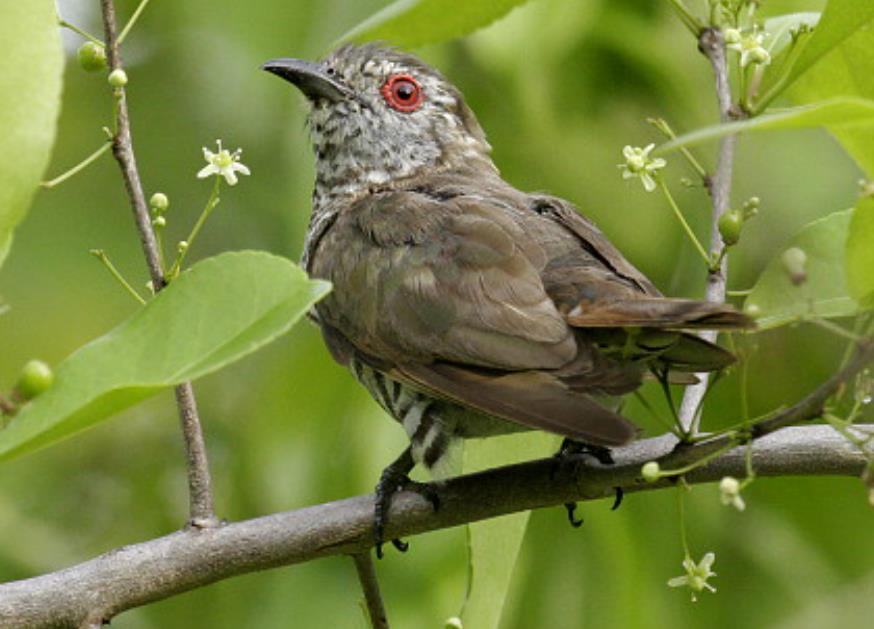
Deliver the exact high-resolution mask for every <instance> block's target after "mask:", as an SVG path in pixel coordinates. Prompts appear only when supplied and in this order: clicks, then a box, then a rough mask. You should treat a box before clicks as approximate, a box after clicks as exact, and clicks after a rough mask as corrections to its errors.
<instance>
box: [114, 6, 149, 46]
mask: <svg viewBox="0 0 874 629" xmlns="http://www.w3.org/2000/svg"><path fill="white" fill-rule="evenodd" d="M147 4H149V0H141V2H140V4H139V6H138V7H137V8H136V10H135V11H134V13H133V15H131V16H130V19H129V20H128V21H127V24H125V25H124V28H123V29H121V33H119V35H118V43H119V44H121V43H122V42H123V41H124V39H125V37H127V34H128V33H130V30H131V29H132V28H133V26H134V24H136V23H137V20H138V19H140V15H141V14H142V12H143V11H144V10H145V8H146V5H147Z"/></svg>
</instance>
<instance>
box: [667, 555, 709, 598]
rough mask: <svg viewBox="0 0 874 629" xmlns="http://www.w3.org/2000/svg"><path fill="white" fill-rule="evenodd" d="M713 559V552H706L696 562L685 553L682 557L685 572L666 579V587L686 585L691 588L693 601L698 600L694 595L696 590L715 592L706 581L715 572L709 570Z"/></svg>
mask: <svg viewBox="0 0 874 629" xmlns="http://www.w3.org/2000/svg"><path fill="white" fill-rule="evenodd" d="M715 560H716V555H715V554H714V553H707V554H706V555H704V557H702V558H701V561H700V562H698V563H697V564H696V563H695V562H694V561H692V558H691V557H689V555H686V558H685V559H683V568H684V569H685V570H686V574H684V575H683V576H681V577H674V578H673V579H671V580H670V581H668V587H672V588H677V587H688V588H689V589H690V590H692V601H693V602H695V601H697V600H698V599H697V598H696V597H695V593H696V592H703V591H704V590H710V591H711V592H716V588H715V587H713V586H712V585H710V584H709V583H707V579H709V578H710V577H715V576H716V573H715V572H713V571H711V570H710V567H711V566H712V565H713V562H714V561H715Z"/></svg>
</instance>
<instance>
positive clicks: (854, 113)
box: [655, 97, 874, 154]
mask: <svg viewBox="0 0 874 629" xmlns="http://www.w3.org/2000/svg"><path fill="white" fill-rule="evenodd" d="M868 125H871V128H874V100H868V99H866V98H855V97H841V98H832V99H830V100H826V101H823V102H819V103H811V104H809V105H800V106H798V107H789V108H786V109H780V110H772V112H771V113H767V114H764V115H761V116H757V117H756V118H751V119H749V120H741V121H738V122H728V123H725V124H716V125H711V126H709V127H704V128H703V129H697V130H695V131H692V132H690V133H686V134H683V135H681V136H679V137H677V138H675V139H673V140H671V141H670V142H666V143H665V144H663V145H661V146H660V147H658V148H657V149H656V151H655V152H656V153H662V154H664V153H669V152H671V151H676V150H677V149H679V148H683V147H688V146H694V145H696V144H701V143H702V142H707V141H710V140H718V139H719V138H722V137H724V136H726V135H732V134H735V133H744V132H747V131H775V130H778V129H802V128H806V127H829V128H849V127H852V129H853V131H855V130H856V129H858V128H861V127H865V126H868Z"/></svg>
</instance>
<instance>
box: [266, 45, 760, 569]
mask: <svg viewBox="0 0 874 629" xmlns="http://www.w3.org/2000/svg"><path fill="white" fill-rule="evenodd" d="M261 67H262V69H263V70H266V71H267V72H270V73H272V74H274V75H277V76H279V77H281V78H283V79H285V80H286V81H289V82H290V83H292V84H293V85H294V86H295V87H297V88H298V89H299V90H300V91H301V92H302V93H303V95H304V96H305V97H306V99H307V101H308V104H309V111H308V116H307V126H308V129H309V136H310V140H311V142H312V148H313V151H314V153H315V184H314V189H313V196H312V214H311V218H310V223H309V227H308V230H307V233H306V238H305V242H304V248H303V249H304V251H303V257H302V260H301V264H302V266H303V267H304V269H305V270H306V271H307V272H308V273H309V275H310V276H311V277H316V278H320V279H324V280H328V281H330V282H331V283H332V285H333V290H332V291H331V292H330V293H329V294H328V296H327V297H325V298H324V299H323V300H322V301H320V302H318V303H317V304H316V306H315V307H314V310H313V311H312V312H311V316H312V318H313V319H314V320H315V321H316V323H317V324H318V326H319V327H320V329H321V332H322V335H323V338H324V340H325V343H326V345H327V347H328V350H329V351H330V353H331V354H332V356H333V357H334V359H335V360H336V361H337V362H339V363H340V364H342V365H345V366H346V367H348V368H349V370H350V371H351V372H352V374H353V375H354V377H355V378H356V379H357V380H358V381H359V382H360V383H361V384H362V385H363V386H364V387H365V388H366V389H367V390H368V391H369V392H370V394H371V395H372V396H373V398H374V399H375V400H376V402H378V403H379V405H380V406H382V408H383V409H384V410H385V411H386V412H387V413H388V414H389V415H390V416H391V417H393V418H394V419H395V420H396V421H398V422H399V423H400V424H401V425H402V426H403V429H404V430H405V431H406V433H407V435H408V436H409V439H410V445H409V447H407V448H406V449H405V450H404V452H403V453H402V454H401V455H400V456H399V457H398V458H397V459H396V460H395V461H394V462H392V463H391V464H390V465H389V466H388V467H386V469H385V471H384V472H383V474H382V476H381V477H380V480H379V483H378V484H377V487H376V505H375V522H374V537H375V542H376V545H377V552H378V554H380V553H381V544H382V541H383V540H382V537H383V533H384V530H385V521H386V517H387V513H388V509H389V507H390V504H391V498H392V495H393V494H394V493H395V492H396V491H398V490H400V489H404V488H413V489H416V488H419V489H421V488H422V484H421V483H414V482H413V481H411V480H410V478H409V473H410V471H411V470H412V469H413V468H414V467H415V465H416V464H421V465H423V466H425V467H426V468H428V469H432V470H433V469H438V468H439V466H440V464H441V461H443V460H444V459H445V457H446V456H447V453H448V452H449V451H450V449H451V446H452V444H454V443H457V442H458V440H459V439H466V438H479V437H488V436H492V435H499V434H505V433H511V432H518V431H524V430H532V429H533V430H541V431H547V432H550V433H555V434H557V435H560V436H562V437H565V438H566V439H568V440H570V442H572V443H579V444H587V445H589V446H591V447H593V448H610V447H614V446H620V445H623V444H626V443H628V442H629V441H631V440H633V439H634V438H635V437H636V435H637V434H638V432H639V431H638V429H637V427H636V426H635V425H634V424H633V423H632V422H631V421H629V420H628V419H626V418H625V417H623V416H622V415H621V414H620V413H619V412H617V410H616V409H615V404H613V402H612V400H615V399H616V398H617V397H618V396H622V395H624V394H626V393H629V392H631V391H634V390H635V389H637V388H638V387H639V386H640V385H641V383H642V382H643V381H644V379H645V378H647V377H651V375H652V374H654V375H655V376H656V377H659V378H662V379H664V381H665V382H667V381H672V382H692V381H694V380H695V377H694V375H693V374H694V373H697V372H710V371H717V370H721V369H724V368H725V367H727V366H729V365H731V364H732V363H733V362H734V361H735V357H734V356H733V355H732V354H731V353H730V352H728V351H727V350H725V349H723V348H722V347H720V346H718V345H716V344H714V343H710V342H708V341H705V340H703V339H701V338H699V337H698V336H697V335H696V334H695V333H694V332H695V331H696V330H701V329H713V330H731V329H742V328H746V327H749V326H751V321H750V319H749V318H747V317H746V316H745V315H743V314H742V313H740V312H738V311H737V310H735V309H734V308H733V307H732V306H730V305H726V304H719V303H710V302H707V301H700V300H694V299H675V298H669V297H665V296H664V295H663V294H662V293H661V292H659V290H658V289H657V288H656V287H655V285H654V284H653V283H652V282H651V281H650V280H649V279H647V278H646V276H645V275H644V274H643V273H641V272H640V271H638V270H637V269H636V268H635V267H634V266H633V265H632V264H631V263H630V262H628V261H627V260H626V259H625V257H624V256H623V255H622V254H621V253H620V252H619V250H618V249H617V248H616V247H615V246H614V245H613V244H611V242H610V241H609V240H608V239H607V237H606V236H605V235H604V234H603V233H602V232H601V231H600V230H599V229H598V227H597V226H596V225H595V224H594V223H593V222H592V221H591V220H589V219H588V218H586V217H584V216H583V215H582V214H581V213H580V212H579V211H578V210H577V209H576V207H574V206H573V205H572V204H571V203H570V202H568V201H566V200H564V199H561V198H558V197H555V196H551V195H548V194H541V193H526V192H522V191H520V190H518V189H516V188H515V187H514V186H512V185H511V184H510V183H508V182H506V181H504V179H502V177H501V175H500V173H499V170H498V168H497V167H496V166H495V163H494V162H493V160H492V158H491V156H490V153H491V146H490V145H489V143H488V141H487V139H486V135H485V133H484V131H483V129H482V127H481V126H480V124H479V122H478V121H477V118H476V116H475V115H474V113H473V111H472V110H471V109H470V107H469V106H468V105H467V104H466V102H465V100H464V97H463V95H462V93H461V92H460V91H459V89H458V88H457V87H455V86H454V85H453V84H452V83H451V82H450V81H449V80H447V79H446V78H445V77H444V76H443V75H442V74H441V73H440V72H439V71H438V70H436V69H435V68H433V67H431V66H429V65H428V64H426V63H425V62H423V61H422V60H420V59H419V58H418V57H416V56H414V55H412V54H410V53H408V52H405V51H402V50H399V49H397V48H394V47H389V46H386V45H383V44H381V43H367V44H357V45H356V44H345V45H343V46H341V47H339V48H337V49H336V50H334V51H333V52H331V53H329V54H328V55H327V56H326V57H325V58H324V59H322V60H321V61H318V62H313V61H307V60H303V59H295V58H277V59H273V60H271V61H268V62H266V63H264V64H263V65H262V66H261ZM534 166H536V164H532V167H534ZM428 491H431V490H428ZM429 497H430V498H431V499H432V501H434V503H435V507H436V506H437V499H436V497H435V496H433V495H429Z"/></svg>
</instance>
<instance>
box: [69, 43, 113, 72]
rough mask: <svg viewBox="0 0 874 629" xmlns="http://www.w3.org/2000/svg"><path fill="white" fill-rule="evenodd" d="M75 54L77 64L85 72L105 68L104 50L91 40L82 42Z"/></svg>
mask: <svg viewBox="0 0 874 629" xmlns="http://www.w3.org/2000/svg"><path fill="white" fill-rule="evenodd" d="M76 56H77V57H78V59H79V66H80V67H81V68H82V69H83V70H85V71H86V72H100V71H101V70H103V69H105V68H106V50H105V49H104V48H103V46H101V45H100V44H97V43H94V42H93V41H86V42H85V43H84V44H82V45H81V46H80V47H79V50H78V52H77V53H76Z"/></svg>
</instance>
